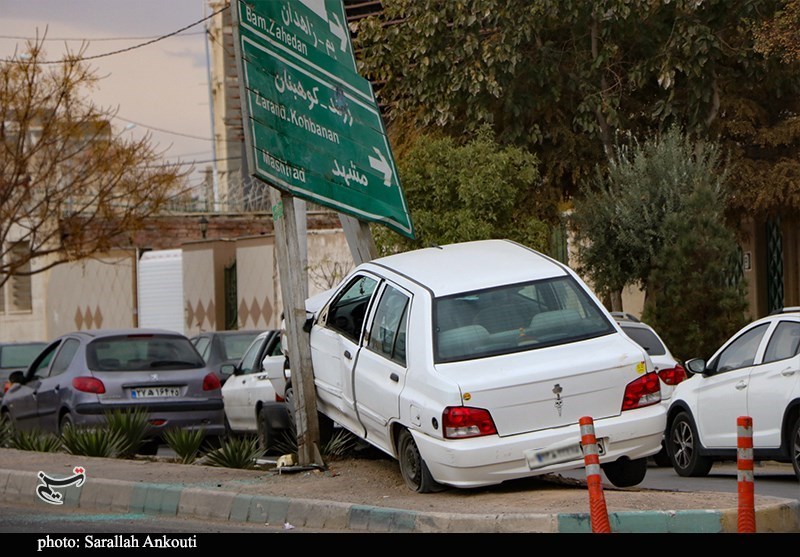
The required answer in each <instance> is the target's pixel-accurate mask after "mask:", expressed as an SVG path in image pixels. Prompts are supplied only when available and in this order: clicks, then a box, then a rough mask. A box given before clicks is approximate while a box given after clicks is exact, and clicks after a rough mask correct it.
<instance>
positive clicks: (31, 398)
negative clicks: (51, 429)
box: [6, 340, 61, 430]
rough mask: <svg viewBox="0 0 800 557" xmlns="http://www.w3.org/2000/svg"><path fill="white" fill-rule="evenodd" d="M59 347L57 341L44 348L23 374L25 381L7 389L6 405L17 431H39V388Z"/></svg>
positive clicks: (59, 343)
mask: <svg viewBox="0 0 800 557" xmlns="http://www.w3.org/2000/svg"><path fill="white" fill-rule="evenodd" d="M60 345H61V340H58V341H57V342H54V343H53V344H51V345H50V346H48V347H47V348H45V349H44V350H43V351H42V353H41V354H39V356H38V357H37V358H36V359H35V360H34V361H33V363H32V364H31V366H30V367H29V368H28V369H27V371H26V372H25V381H24V382H23V383H15V384H13V385H12V386H11V388H10V389H9V391H8V394H7V397H8V398H7V400H6V403H7V404H8V408H9V411H10V412H11V417H12V418H13V420H14V425H15V427H17V428H18V429H22V430H33V429H41V428H40V424H39V401H38V394H39V388H40V387H41V386H42V381H43V380H44V379H46V378H47V376H48V375H50V362H51V361H52V360H53V356H54V355H55V353H56V351H57V350H58V347H59V346H60Z"/></svg>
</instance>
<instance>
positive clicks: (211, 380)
mask: <svg viewBox="0 0 800 557" xmlns="http://www.w3.org/2000/svg"><path fill="white" fill-rule="evenodd" d="M221 388H222V384H221V383H220V382H219V378H218V377H217V376H216V375H214V374H213V373H209V374H208V375H206V376H205V377H203V390H204V391H215V390H217V389H221Z"/></svg>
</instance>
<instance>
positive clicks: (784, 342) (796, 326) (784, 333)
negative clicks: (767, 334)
mask: <svg viewBox="0 0 800 557" xmlns="http://www.w3.org/2000/svg"><path fill="white" fill-rule="evenodd" d="M799 345H800V323H797V322H795V321H781V322H780V323H778V326H777V327H776V328H775V332H774V333H773V334H772V338H771V339H769V344H768V345H767V352H766V354H764V363H767V362H775V361H778V360H786V359H788V358H791V357H793V356H795V355H796V354H797V349H798V346H799Z"/></svg>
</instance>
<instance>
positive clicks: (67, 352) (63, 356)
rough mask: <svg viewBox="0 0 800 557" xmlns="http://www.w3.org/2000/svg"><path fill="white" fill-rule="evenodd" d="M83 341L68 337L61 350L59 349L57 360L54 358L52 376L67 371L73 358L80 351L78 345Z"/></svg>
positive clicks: (51, 369)
mask: <svg viewBox="0 0 800 557" xmlns="http://www.w3.org/2000/svg"><path fill="white" fill-rule="evenodd" d="M80 345H81V343H80V342H79V341H78V340H76V339H74V338H70V339H67V340H66V341H65V342H64V344H63V345H62V346H61V350H59V351H58V355H57V356H56V358H55V360H53V367H51V368H50V376H51V377H52V376H54V375H59V374H61V373H64V372H65V371H67V368H68V367H69V364H70V362H71V361H72V358H73V357H74V356H75V352H77V351H78V347H79V346H80Z"/></svg>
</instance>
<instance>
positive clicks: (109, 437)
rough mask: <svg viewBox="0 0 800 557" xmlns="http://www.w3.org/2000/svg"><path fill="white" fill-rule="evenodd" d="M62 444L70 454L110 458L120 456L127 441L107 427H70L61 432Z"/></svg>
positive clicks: (120, 434)
mask: <svg viewBox="0 0 800 557" xmlns="http://www.w3.org/2000/svg"><path fill="white" fill-rule="evenodd" d="M61 442H62V443H63V445H64V448H65V449H66V450H67V452H68V453H70V454H74V455H81V456H99V457H105V458H109V457H116V456H118V455H119V454H120V447H122V446H123V445H124V444H125V439H124V435H123V434H122V433H120V432H119V431H117V430H113V429H110V428H107V427H99V428H94V427H88V428H84V427H76V426H69V427H66V428H64V431H62V432H61Z"/></svg>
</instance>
